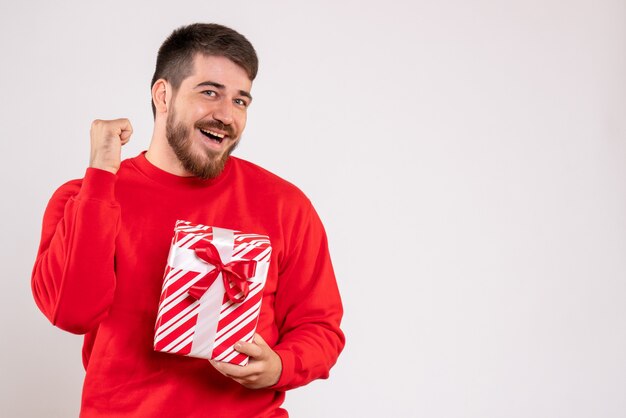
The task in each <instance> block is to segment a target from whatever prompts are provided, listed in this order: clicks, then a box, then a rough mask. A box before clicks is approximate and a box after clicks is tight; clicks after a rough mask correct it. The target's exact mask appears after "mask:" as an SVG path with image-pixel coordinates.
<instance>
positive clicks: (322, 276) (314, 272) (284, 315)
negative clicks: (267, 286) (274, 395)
mask: <svg viewBox="0 0 626 418" xmlns="http://www.w3.org/2000/svg"><path fill="white" fill-rule="evenodd" d="M307 213H308V214H307V215H305V216H304V217H303V219H304V221H303V224H302V225H301V229H299V231H300V234H299V237H298V239H297V240H296V241H295V245H294V247H293V248H292V249H291V251H290V252H289V255H288V257H287V258H286V260H285V262H284V263H283V265H282V266H281V267H280V271H279V279H278V288H277V292H276V302H275V312H276V318H277V322H278V328H279V335H280V338H279V341H278V343H277V344H276V345H275V346H274V351H276V353H277V354H278V355H279V356H280V358H281V361H282V373H281V376H280V379H279V381H278V382H277V383H276V385H274V386H273V387H272V388H273V389H276V390H289V389H293V388H296V387H298V386H302V385H305V384H307V383H309V382H311V381H312V380H315V379H326V378H328V375H329V371H330V368H331V367H332V366H333V365H334V364H335V362H336V361H337V357H338V356H339V354H340V353H341V351H342V350H343V347H344V344H345V337H344V334H343V332H342V331H341V329H340V323H341V318H342V315H343V307H342V303H341V297H340V295H339V290H338V287H337V282H336V279H335V274H334V271H333V266H332V263H331V259H330V254H329V251H328V242H327V238H326V232H325V231H324V227H323V225H322V222H321V221H320V219H319V217H318V215H317V213H316V212H315V210H314V209H313V207H312V206H311V205H310V203H309V206H308V212H307Z"/></svg>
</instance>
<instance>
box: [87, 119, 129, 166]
mask: <svg viewBox="0 0 626 418" xmlns="http://www.w3.org/2000/svg"><path fill="white" fill-rule="evenodd" d="M132 133H133V127H132V126H131V125H130V121H129V120H128V119H114V120H100V119H96V120H94V121H93V122H92V123H91V132H90V135H91V158H90V161H89V167H93V168H100V169H102V170H106V171H110V172H111V173H113V174H115V173H117V170H119V168H120V161H121V159H122V145H124V144H125V143H127V142H128V140H129V139H130V136H131V135H132Z"/></svg>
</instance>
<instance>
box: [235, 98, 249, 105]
mask: <svg viewBox="0 0 626 418" xmlns="http://www.w3.org/2000/svg"><path fill="white" fill-rule="evenodd" d="M233 102H234V103H235V104H236V105H239V106H243V107H248V102H246V101H245V100H243V99H235V100H233Z"/></svg>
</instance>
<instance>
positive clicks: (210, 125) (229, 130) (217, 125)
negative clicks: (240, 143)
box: [195, 120, 235, 138]
mask: <svg viewBox="0 0 626 418" xmlns="http://www.w3.org/2000/svg"><path fill="white" fill-rule="evenodd" d="M195 127H196V128H197V129H204V130H210V129H215V130H217V131H222V132H226V134H227V135H228V136H229V137H231V138H234V137H235V130H234V129H233V127H232V126H231V125H226V124H224V122H222V121H219V120H210V121H207V122H198V123H196V125H195Z"/></svg>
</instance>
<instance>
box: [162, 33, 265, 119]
mask: <svg viewBox="0 0 626 418" xmlns="http://www.w3.org/2000/svg"><path fill="white" fill-rule="evenodd" d="M198 53H200V54H204V55H213V56H222V57H226V58H228V59H229V60H231V61H232V62H234V63H235V64H237V65H239V66H240V67H241V68H243V69H244V70H245V71H246V73H247V74H248V77H249V78H250V80H251V81H252V80H254V78H255V77H256V73H257V71H258V68H259V61H258V58H257V56H256V51H255V50H254V47H253V46H252V44H251V43H250V42H249V41H248V40H247V39H246V38H245V37H244V36H243V35H242V34H240V33H239V32H237V31H235V30H233V29H231V28H228V27H226V26H222V25H218V24H216V23H194V24H192V25H187V26H181V27H180V28H178V29H176V30H174V32H172V34H171V35H170V36H168V38H167V39H166V40H165V42H163V44H162V45H161V47H160V48H159V53H158V55H157V62H156V68H155V70H154V75H153V76H152V83H151V84H150V87H152V86H154V83H156V81H157V80H159V79H161V78H163V79H165V80H167V81H168V82H169V83H170V84H171V85H172V87H173V88H174V89H177V88H178V87H180V83H182V81H183V80H184V79H185V78H187V77H189V76H190V75H191V72H192V71H193V59H194V57H195V55H196V54H198ZM152 114H153V115H156V108H155V107H154V103H152Z"/></svg>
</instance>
